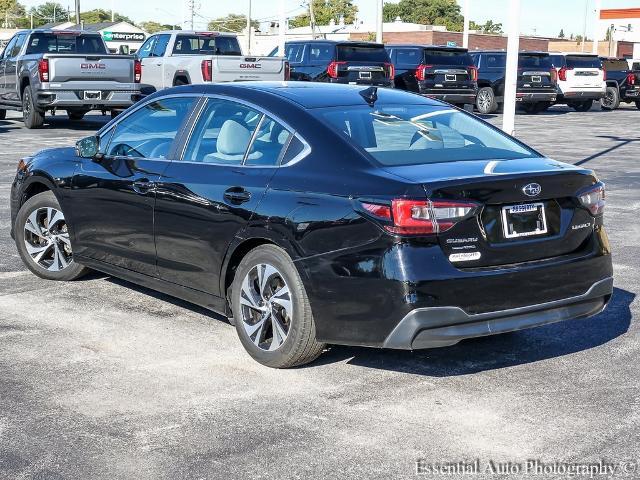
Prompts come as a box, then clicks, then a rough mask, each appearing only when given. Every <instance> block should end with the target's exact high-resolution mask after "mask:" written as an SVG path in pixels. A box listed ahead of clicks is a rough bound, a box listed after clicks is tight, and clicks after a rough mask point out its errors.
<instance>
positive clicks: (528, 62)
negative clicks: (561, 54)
mask: <svg viewBox="0 0 640 480" xmlns="http://www.w3.org/2000/svg"><path fill="white" fill-rule="evenodd" d="M518 66H519V67H525V68H544V69H547V70H548V69H550V68H551V67H552V66H553V65H552V63H551V57H549V56H548V55H522V54H520V55H519V56H518Z"/></svg>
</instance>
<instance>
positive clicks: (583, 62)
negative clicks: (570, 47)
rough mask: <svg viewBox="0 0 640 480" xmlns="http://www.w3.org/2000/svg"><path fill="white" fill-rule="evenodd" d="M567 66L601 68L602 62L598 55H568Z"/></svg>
mask: <svg viewBox="0 0 640 480" xmlns="http://www.w3.org/2000/svg"><path fill="white" fill-rule="evenodd" d="M566 60H567V67H569V68H601V67H602V62H601V61H600V59H599V58H598V57H595V56H593V57H592V56H589V55H567V57H566Z"/></svg>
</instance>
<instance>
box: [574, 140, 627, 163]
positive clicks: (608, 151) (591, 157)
mask: <svg viewBox="0 0 640 480" xmlns="http://www.w3.org/2000/svg"><path fill="white" fill-rule="evenodd" d="M596 138H608V139H609V140H611V141H613V142H618V143H616V144H615V145H613V146H612V147H609V148H605V149H604V150H601V151H599V152H596V153H594V154H593V155H589V156H588V157H585V158H583V159H582V160H579V161H577V162H576V163H575V164H574V165H582V164H583V163H587V162H589V161H591V160H594V159H596V158H598V157H601V156H602V155H606V154H607V153H611V152H613V151H614V150H617V149H618V148H620V147H624V146H625V145H629V144H630V143H633V142H640V137H636V138H621V137H615V136H612V135H596Z"/></svg>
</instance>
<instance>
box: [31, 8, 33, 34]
mask: <svg viewBox="0 0 640 480" xmlns="http://www.w3.org/2000/svg"><path fill="white" fill-rule="evenodd" d="M31 30H33V12H31Z"/></svg>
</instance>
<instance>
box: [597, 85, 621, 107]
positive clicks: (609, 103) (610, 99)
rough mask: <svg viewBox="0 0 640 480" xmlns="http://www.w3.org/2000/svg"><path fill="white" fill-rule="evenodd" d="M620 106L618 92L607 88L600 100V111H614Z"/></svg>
mask: <svg viewBox="0 0 640 480" xmlns="http://www.w3.org/2000/svg"><path fill="white" fill-rule="evenodd" d="M619 106H620V92H619V91H618V89H617V88H616V87H607V91H606V93H605V94H604V97H602V98H601V99H600V108H602V110H615V109H617V108H618V107H619Z"/></svg>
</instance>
